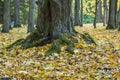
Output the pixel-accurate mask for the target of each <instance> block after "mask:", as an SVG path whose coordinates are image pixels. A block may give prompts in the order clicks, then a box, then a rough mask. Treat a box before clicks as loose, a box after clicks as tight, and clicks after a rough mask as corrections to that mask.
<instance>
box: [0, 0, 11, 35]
mask: <svg viewBox="0 0 120 80" xmlns="http://www.w3.org/2000/svg"><path fill="white" fill-rule="evenodd" d="M9 26H10V0H4V15H3V29H2V32H5V33H8V32H9V29H10V27H9Z"/></svg>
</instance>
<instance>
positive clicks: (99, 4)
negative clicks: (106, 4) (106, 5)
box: [97, 0, 103, 22]
mask: <svg viewBox="0 0 120 80" xmlns="http://www.w3.org/2000/svg"><path fill="white" fill-rule="evenodd" d="M97 4H98V5H97V7H98V10H97V15H98V19H97V20H98V22H103V16H102V1H101V0H99V1H98V3H97Z"/></svg>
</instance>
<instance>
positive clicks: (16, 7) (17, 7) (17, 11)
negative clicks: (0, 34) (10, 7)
mask: <svg viewBox="0 0 120 80" xmlns="http://www.w3.org/2000/svg"><path fill="white" fill-rule="evenodd" d="M19 3H20V2H19V0H14V11H15V13H14V14H15V17H14V19H15V25H14V26H15V27H20V26H21V23H20V4H19Z"/></svg>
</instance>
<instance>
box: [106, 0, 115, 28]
mask: <svg viewBox="0 0 120 80" xmlns="http://www.w3.org/2000/svg"><path fill="white" fill-rule="evenodd" d="M116 12H117V0H110V2H109V20H108V25H107V27H106V29H115V28H117V26H116Z"/></svg>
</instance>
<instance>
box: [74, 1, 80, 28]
mask: <svg viewBox="0 0 120 80" xmlns="http://www.w3.org/2000/svg"><path fill="white" fill-rule="evenodd" d="M75 26H80V0H75Z"/></svg>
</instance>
